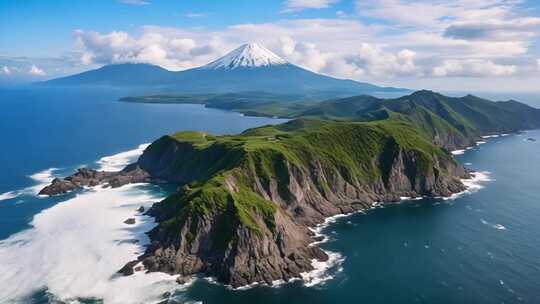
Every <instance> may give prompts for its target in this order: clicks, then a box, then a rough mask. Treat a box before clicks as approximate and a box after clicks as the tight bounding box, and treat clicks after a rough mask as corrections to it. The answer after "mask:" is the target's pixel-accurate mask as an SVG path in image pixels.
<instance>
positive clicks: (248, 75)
mask: <svg viewBox="0 0 540 304" xmlns="http://www.w3.org/2000/svg"><path fill="white" fill-rule="evenodd" d="M42 84H45V85H52V86H91V85H104V86H142V87H151V88H167V89H170V90H174V91H177V92H182V93H233V92H245V91H267V92H280V93H284V94H304V95H310V94H320V93H324V94H323V95H324V96H328V97H330V96H332V97H345V96H352V95H359V94H373V93H377V92H380V93H397V92H406V91H407V90H405V89H399V88H391V87H380V86H376V85H373V84H369V83H364V82H357V81H353V80H347V79H337V78H333V77H329V76H325V75H321V74H317V73H314V72H311V71H309V70H306V69H304V68H301V67H298V66H296V65H293V64H291V63H288V62H287V61H286V60H284V59H282V58H280V57H279V56H278V55H276V54H274V53H273V52H271V51H270V50H268V49H266V48H264V47H262V46H260V45H258V44H245V45H242V46H240V47H239V48H237V49H235V50H233V51H232V52H230V53H228V54H227V55H225V56H223V57H221V58H219V59H217V60H215V61H213V62H211V63H209V64H207V65H205V66H202V67H198V68H193V69H189V70H185V71H179V72H173V71H169V70H166V69H163V68H161V67H158V66H155V65H150V64H143V63H125V64H114V65H107V66H104V67H101V68H99V69H96V70H91V71H87V72H83V73H80V74H76V75H72V76H67V77H62V78H57V79H52V80H49V81H46V82H43V83H42Z"/></svg>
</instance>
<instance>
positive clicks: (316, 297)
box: [0, 90, 540, 304]
mask: <svg viewBox="0 0 540 304" xmlns="http://www.w3.org/2000/svg"><path fill="white" fill-rule="evenodd" d="M125 94H126V93H125V92H122V91H112V92H111V91H86V92H80V91H77V90H72V91H61V90H60V91H56V90H55V91H50V90H38V91H35V90H32V91H29V90H10V91H0V115H1V117H0V134H2V137H3V145H2V147H3V149H1V151H0V168H2V169H3V170H2V175H1V176H0V198H2V196H1V195H4V196H3V197H4V198H6V197H10V196H14V197H12V198H9V199H4V200H0V239H2V241H0V261H2V262H1V263H0V284H1V285H2V286H3V288H2V290H0V302H6V301H8V300H9V299H16V300H15V301H16V302H24V303H47V302H55V303H56V302H58V301H60V302H62V301H64V302H68V301H67V300H68V299H79V300H81V299H82V302H101V301H105V302H106V303H130V302H150V301H155V300H159V299H160V298H165V299H166V300H164V302H170V303H184V302H190V303H191V302H194V301H195V302H197V301H201V302H203V303H310V304H311V303H539V302H540V245H539V244H540V228H539V225H538V223H539V219H540V188H539V185H540V173H539V172H540V153H539V152H540V143H538V142H530V141H526V138H528V137H533V138H536V139H538V140H540V131H530V132H528V133H526V134H522V135H511V136H506V137H499V138H492V139H488V140H486V141H487V143H486V144H483V145H480V146H478V147H477V148H475V149H472V150H469V151H467V152H466V153H465V154H464V155H460V156H458V159H459V160H460V161H461V162H463V163H466V164H468V166H469V167H471V168H473V169H475V170H478V171H482V172H485V173H486V174H487V176H488V177H489V179H490V180H489V181H485V182H482V183H481V184H480V185H481V186H482V188H481V189H478V190H477V191H475V192H473V193H469V194H464V195H462V196H460V197H458V198H456V199H453V200H432V199H430V200H427V199H426V200H420V201H409V202H403V203H401V204H397V205H392V206H386V207H384V208H376V209H373V210H370V211H368V212H366V213H365V214H354V215H350V216H348V217H342V218H338V219H336V220H335V223H331V224H330V225H328V227H326V228H324V229H323V233H324V234H326V235H327V236H328V237H329V241H328V242H326V243H325V244H323V245H322V247H323V248H324V249H325V250H328V251H330V252H333V253H335V254H336V256H338V262H337V263H336V264H334V265H332V267H330V269H328V271H326V272H324V273H322V274H321V277H322V278H325V279H327V280H321V283H320V284H316V285H314V286H305V284H303V283H302V282H299V281H297V282H293V283H290V284H285V285H281V286H280V287H274V288H271V287H264V286H262V287H254V288H250V289H247V290H230V289H228V288H226V287H223V286H221V285H218V284H215V283H211V282H208V281H207V280H202V279H200V280H196V281H195V282H194V283H193V284H192V285H191V286H188V287H182V288H179V287H178V286H177V285H176V284H175V283H174V280H173V279H171V278H170V277H168V276H166V275H159V274H156V275H150V276H144V275H141V276H135V277H131V278H127V279H126V278H120V279H119V278H115V277H114V276H113V274H114V270H115V268H117V267H118V265H121V264H122V263H123V261H125V260H126V259H129V258H130V257H132V256H136V253H137V252H140V250H142V247H141V246H140V245H137V244H132V243H129V242H124V241H126V240H130V239H133V238H136V239H139V240H140V241H141V242H144V241H145V237H144V231H146V230H148V229H150V228H151V227H152V225H153V223H152V220H151V219H149V218H145V217H142V216H140V217H139V216H138V217H137V222H138V225H136V226H135V227H133V228H129V229H128V228H126V227H124V226H122V220H123V219H125V218H126V217H129V216H132V215H133V214H134V210H135V209H136V207H138V206H140V205H144V206H150V205H151V204H152V202H154V201H156V200H158V199H159V198H160V197H162V196H163V195H165V194H166V193H167V192H168V191H170V188H167V187H165V188H160V187H155V186H149V185H139V186H133V187H128V188H123V189H117V190H100V191H94V190H85V191H82V192H79V193H76V194H71V195H68V196H63V197H58V198H37V197H35V195H34V194H33V191H34V190H33V189H31V188H29V187H32V186H34V185H36V184H39V183H43V182H45V181H46V180H47V179H50V178H51V177H52V176H54V175H64V174H65V173H67V172H69V171H71V170H73V168H75V167H77V166H80V165H83V164H87V165H91V166H94V167H100V166H109V167H114V166H118V164H119V163H122V161H126V160H129V159H133V158H134V157H136V153H135V152H134V153H132V154H131V156H130V155H129V154H128V155H125V154H118V153H120V152H122V151H127V150H132V149H136V148H137V147H138V145H139V144H142V143H146V142H149V141H151V140H152V139H155V138H157V137H158V136H160V135H162V134H164V133H170V132H172V131H176V130H180V129H203V130H207V131H210V132H213V133H232V132H238V131H241V130H243V129H245V128H248V127H252V126H256V125H261V124H266V123H275V122H277V121H276V120H270V119H263V118H248V117H242V116H240V115H238V114H235V113H229V112H223V111H217V110H211V109H205V108H203V107H200V106H189V105H185V106H184V105H182V106H164V105H137V104H123V103H118V102H115V100H116V97H118V96H122V95H125ZM106 155H113V157H109V158H105V159H103V156H106ZM100 159H101V162H100V163H96V161H98V160H100ZM50 168H59V169H57V170H49V171H44V170H47V169H50ZM38 172H41V173H42V174H40V175H38V176H35V175H34V179H32V178H29V176H31V175H33V174H35V173H38ZM14 190H16V191H14ZM6 193H8V194H6Z"/></svg>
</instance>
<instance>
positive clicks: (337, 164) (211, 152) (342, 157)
mask: <svg viewBox="0 0 540 304" xmlns="http://www.w3.org/2000/svg"><path fill="white" fill-rule="evenodd" d="M172 141H174V142H175V143H174V144H175V146H176V147H177V148H176V149H179V150H180V151H181V153H179V156H180V155H181V157H178V158H176V159H174V160H173V162H172V163H169V164H168V165H167V172H163V171H161V170H160V169H158V170H157V171H160V172H161V174H165V175H167V176H173V177H174V179H176V182H177V183H179V184H184V185H185V186H183V188H182V190H181V192H180V194H178V195H175V196H173V197H170V198H168V199H167V200H165V201H164V202H163V203H162V204H161V205H162V207H164V208H167V209H170V210H171V211H172V212H170V214H171V216H172V218H171V219H167V220H166V222H167V223H174V225H173V227H176V225H177V224H178V221H181V220H182V219H185V218H187V217H189V216H192V217H200V216H203V215H205V214H207V213H210V212H217V211H219V212H225V211H228V212H231V213H232V214H231V216H233V217H234V218H235V219H236V221H235V222H237V223H239V224H244V225H246V226H248V227H250V228H253V229H254V230H255V231H258V230H259V229H258V228H257V225H256V224H255V220H254V219H253V217H254V216H255V217H257V216H262V218H264V219H265V222H266V223H267V224H269V225H270V226H273V225H274V224H273V219H272V214H273V212H274V211H275V204H274V203H273V202H271V201H269V200H268V199H265V198H264V197H262V196H261V194H259V193H256V192H255V190H254V189H253V188H254V185H255V184H256V183H260V184H261V186H262V187H263V188H265V189H266V190H268V191H269V190H270V184H271V183H272V182H275V183H276V186H277V190H278V191H279V195H280V196H281V197H284V198H288V197H290V196H291V195H292V194H291V193H289V192H288V186H289V178H290V176H289V172H288V171H289V170H291V168H290V167H291V166H293V167H295V168H296V169H297V170H301V171H310V170H311V169H312V168H310V167H311V166H312V165H313V164H314V163H320V164H322V165H323V166H324V169H325V170H327V171H329V172H327V173H331V172H335V174H337V175H341V176H343V177H344V178H345V179H346V180H347V181H348V182H349V183H351V184H365V185H369V184H371V183H373V182H375V181H376V180H378V179H379V178H381V177H383V178H384V179H385V181H387V180H386V177H387V176H388V172H387V171H388V170H389V168H390V166H391V162H392V161H393V157H394V155H393V154H394V153H397V151H399V150H400V149H405V150H410V151H414V153H416V155H417V157H418V159H419V164H420V165H419V166H418V167H417V168H414V169H415V170H417V173H416V174H417V175H418V176H422V175H425V176H427V175H429V174H430V170H433V167H434V163H435V159H443V160H445V161H449V162H453V159H452V157H451V155H450V154H449V153H447V152H445V151H443V150H441V149H439V148H437V147H436V146H434V145H433V144H431V143H429V141H428V140H426V139H424V138H422V137H421V136H419V135H418V134H417V133H416V131H415V130H414V129H413V128H412V127H411V126H410V125H408V124H406V123H404V122H400V121H384V122H372V123H345V122H329V121H320V120H294V121H291V122H289V123H286V124H283V125H278V126H266V127H261V128H256V129H251V130H247V131H245V132H244V133H242V134H239V135H234V136H217V137H215V136H209V135H207V134H205V133H201V132H179V133H176V134H173V135H170V136H165V137H162V138H161V139H159V140H158V141H156V142H154V143H153V144H152V145H151V146H150V147H149V148H148V150H147V151H146V152H145V156H143V157H142V158H141V161H140V163H141V164H142V165H143V166H147V165H146V163H147V162H150V160H149V158H155V157H156V156H159V155H165V154H167V153H168V152H167V150H168V149H170V148H171V142H172ZM374 160H378V161H374ZM437 161H438V160H437ZM148 166H149V165H148ZM440 174H448V173H447V172H440ZM327 182H328V181H321V183H320V185H319V186H320V187H321V190H322V191H323V192H324V191H329V190H330V188H331V187H332V186H331V185H328V184H327ZM167 225H169V224H167Z"/></svg>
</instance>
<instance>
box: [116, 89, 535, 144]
mask: <svg viewBox="0 0 540 304" xmlns="http://www.w3.org/2000/svg"><path fill="white" fill-rule="evenodd" d="M317 98H320V96H312V97H310V98H308V97H306V96H299V95H278V94H272V93H263V92H244V93H235V94H221V95H193V96H182V95H177V96H171V95H155V96H142V97H127V98H124V99H122V100H123V101H130V102H149V103H154V102H160V103H200V104H204V105H206V106H207V107H212V108H220V109H224V110H231V111H236V112H240V113H244V114H246V115H252V116H277V117H285V118H299V117H311V118H319V119H326V120H340V121H343V120H347V121H376V120H385V119H397V120H401V121H404V122H408V123H410V124H411V125H413V126H414V127H416V128H417V129H418V131H419V132H421V134H423V135H424V136H426V137H427V138H429V139H431V140H433V141H434V142H435V143H436V144H438V145H440V146H443V147H445V148H447V149H450V150H452V149H458V148H463V147H465V146H470V145H472V144H474V143H475V141H477V140H478V138H479V137H480V136H482V135H489V134H493V133H504V132H515V131H518V130H524V129H533V128H539V127H540V110H539V109H535V108H532V107H530V106H527V105H525V104H523V103H519V102H517V101H504V102H493V101H489V100H485V99H482V98H478V97H475V96H472V95H467V96H464V97H460V98H457V97H448V96H444V95H441V94H438V93H435V92H431V91H418V92H415V93H413V94H411V95H407V96H403V97H400V98H393V99H381V98H376V97H372V96H367V95H363V96H355V97H348V98H343V99H334V100H328V101H322V102H320V101H317ZM319 100H320V99H319Z"/></svg>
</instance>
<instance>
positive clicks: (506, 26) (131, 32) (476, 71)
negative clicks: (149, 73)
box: [0, 0, 540, 91]
mask: <svg viewBox="0 0 540 304" xmlns="http://www.w3.org/2000/svg"><path fill="white" fill-rule="evenodd" d="M130 2H131V1H130ZM135 2H141V1H135ZM142 2H146V1H142ZM129 4H134V3H129ZM345 4H346V3H345V1H337V0H287V1H283V2H282V6H281V11H278V12H276V14H277V17H276V19H275V20H271V21H267V22H237V23H233V24H228V25H225V26H221V27H217V28H209V27H204V26H202V27H189V26H169V25H141V26H138V27H135V28H133V29H128V30H118V29H115V30H111V31H99V30H93V29H84V30H83V29H74V30H73V32H72V39H73V48H72V49H70V50H69V52H67V53H68V55H65V54H64V56H65V57H69V60H68V62H69V65H70V66H71V69H66V71H67V70H73V69H75V70H76V69H79V70H85V69H89V68H92V67H96V66H101V65H106V64H114V63H124V62H138V63H150V64H155V65H159V66H161V67H164V68H167V69H170V70H175V71H178V70H185V69H189V68H193V67H197V66H201V65H204V64H207V63H208V62H210V61H212V60H214V59H216V58H218V57H219V56H222V55H224V54H225V53H227V52H229V51H230V50H232V49H234V48H236V47H238V46H239V45H240V44H243V43H246V42H258V43H261V44H263V45H264V46H266V47H267V48H269V49H271V50H272V51H274V52H275V53H276V54H278V55H280V56H281V57H283V58H284V59H286V60H288V61H289V62H291V63H293V64H296V65H299V66H302V67H304V68H307V69H310V70H312V71H315V72H319V73H322V74H326V75H331V76H335V77H339V78H350V79H354V80H361V81H369V82H374V83H381V84H391V85H396V86H408V87H413V88H414V87H434V88H435V89H448V90H455V89H458V88H462V89H464V90H473V89H474V90H482V89H486V90H489V89H490V88H493V89H506V88H512V89H514V90H517V89H519V90H523V91H527V90H529V91H530V90H533V89H535V86H533V85H532V84H531V83H523V80H524V79H528V80H530V79H539V78H540V64H539V63H538V62H540V53H539V51H538V50H537V46H536V44H537V40H538V36H539V34H540V17H537V16H535V15H534V12H533V11H531V10H530V9H528V7H527V6H526V2H524V1H519V0H456V1H453V2H448V1H439V0H434V1H427V0H379V1H377V0H358V1H350V2H348V4H347V5H349V6H350V7H351V9H350V11H347V12H344V11H343V10H342V6H343V5H345ZM152 6H154V3H153V2H152V3H150V2H147V3H146V4H145V5H139V7H137V9H146V8H148V7H152ZM322 11H325V12H328V13H332V12H333V14H334V15H325V16H310V17H306V16H304V15H296V14H298V13H302V12H307V13H309V14H312V13H313V12H322ZM183 15H185V13H184V14H183ZM212 17H214V14H212ZM186 18H189V19H199V20H200V22H201V23H204V22H205V21H204V20H206V19H208V18H192V17H191V18H190V17H186ZM32 64H34V63H30V62H29V63H28V66H26V67H25V68H24V69H23V71H31V72H30V74H32V75H40V76H44V75H54V74H55V71H47V70H46V69H42V68H38V70H39V71H40V72H38V70H36V69H32ZM0 66H4V67H6V68H7V70H9V71H10V72H12V70H13V69H12V68H11V67H10V66H9V65H7V64H5V63H4V62H2V58H1V57H0ZM7 70H6V69H3V70H2V73H0V74H1V75H3V77H7V76H8V75H9V76H11V75H13V74H14V73H9V72H8V73H6V71H7ZM32 70H33V72H32ZM464 82H466V86H464V85H463V83H464ZM494 84H497V85H494ZM498 84H501V86H499V85H498ZM516 84H518V85H519V87H516Z"/></svg>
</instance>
